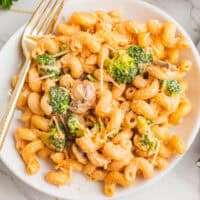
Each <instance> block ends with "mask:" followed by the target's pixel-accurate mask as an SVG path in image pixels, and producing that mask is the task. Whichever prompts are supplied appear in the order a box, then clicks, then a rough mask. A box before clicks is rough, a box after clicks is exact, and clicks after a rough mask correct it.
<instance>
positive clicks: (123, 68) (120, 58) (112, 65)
mask: <svg viewBox="0 0 200 200" xmlns="http://www.w3.org/2000/svg"><path fill="white" fill-rule="evenodd" d="M105 66H106V67H107V71H108V73H109V74H110V75H111V76H112V77H113V79H114V80H115V81H116V82H118V83H130V82H131V81H132V80H133V78H134V77H135V76H136V74H137V71H138V69H137V67H136V65H135V62H134V59H133V58H132V57H130V56H129V55H128V54H127V53H126V52H125V51H119V52H117V53H115V54H114V56H113V58H108V59H106V60H105Z"/></svg>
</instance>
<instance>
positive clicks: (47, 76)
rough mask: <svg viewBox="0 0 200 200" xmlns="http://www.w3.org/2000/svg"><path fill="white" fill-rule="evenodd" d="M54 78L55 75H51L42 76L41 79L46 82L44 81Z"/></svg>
mask: <svg viewBox="0 0 200 200" xmlns="http://www.w3.org/2000/svg"><path fill="white" fill-rule="evenodd" d="M53 76H54V74H49V75H45V76H41V77H40V78H39V79H40V80H44V79H47V78H51V77H53Z"/></svg>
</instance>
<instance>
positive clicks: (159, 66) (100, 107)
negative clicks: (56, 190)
mask: <svg viewBox="0 0 200 200" xmlns="http://www.w3.org/2000/svg"><path fill="white" fill-rule="evenodd" d="M36 41H37V45H36V47H35V48H34V49H33V51H32V54H31V55H32V60H33V62H32V65H31V68H30V69H29V72H28V76H27V79H26V83H25V84H24V87H23V90H22V92H21V95H20V97H19V100H18V104H17V106H18V108H19V109H21V110H22V111H23V113H22V115H21V117H20V120H21V121H22V122H23V123H24V126H23V127H21V128H17V130H16V132H15V140H16V149H17V151H18V152H19V154H20V155H21V157H22V159H23V161H24V163H25V166H26V172H27V174H29V175H33V174H35V173H37V172H38V171H39V169H40V163H39V160H38V158H37V157H38V156H39V157H40V158H42V159H50V160H51V163H52V165H53V166H54V168H53V169H54V171H49V172H47V173H46V175H45V177H44V178H45V180H46V181H47V182H49V183H51V184H54V185H57V186H62V185H65V184H68V183H69V182H70V180H71V178H72V171H73V170H75V171H82V173H83V174H85V175H86V176H87V177H88V178H89V179H91V180H94V181H101V182H103V184H104V189H103V190H104V193H105V195H107V196H113V195H114V193H115V190H116V186H118V185H119V186H121V187H129V186H131V185H132V184H133V183H134V181H135V180H136V179H137V176H138V174H142V176H143V177H144V178H145V179H148V178H151V177H152V176H153V175H154V171H155V169H160V170H161V169H164V168H166V167H167V165H168V159H170V158H171V157H172V156H173V155H175V154H183V153H184V152H185V151H186V145H185V144H184V141H183V139H182V138H181V137H180V136H178V135H171V134H170V129H171V127H172V126H173V125H177V124H179V123H181V121H182V120H183V118H184V117H185V116H186V115H187V114H188V113H189V111H190V110H191V104H190V102H189V100H188V99H187V97H186V94H185V93H186V91H187V88H188V85H187V83H186V82H185V81H184V80H183V77H184V76H185V75H186V74H187V73H188V72H189V70H190V69H191V67H192V62H191V61H190V60H187V59H185V60H181V56H180V55H181V53H180V49H185V48H188V44H187V41H186V39H185V38H184V37H183V36H182V35H180V34H177V30H176V26H175V25H174V24H173V23H171V22H164V23H161V22H159V21H158V20H156V19H151V20H149V21H147V22H146V23H137V22H135V21H131V20H124V19H123V18H121V16H120V13H119V12H118V11H111V12H104V11H96V12H74V13H73V14H72V16H71V18H70V19H69V21H68V22H67V23H61V24H58V25H57V28H56V34H55V35H46V36H44V37H38V38H37V39H36ZM131 45H136V46H140V47H143V48H144V50H145V51H147V52H148V53H151V54H152V56H153V61H151V62H149V63H142V64H138V66H137V70H138V71H137V74H136V76H135V77H134V78H133V79H132V80H131V81H130V82H129V83H122V82H121V83H120V82H117V81H116V80H115V79H114V77H112V76H111V75H110V74H109V72H108V70H107V69H106V66H105V61H106V59H108V58H112V57H113V56H114V54H115V52H116V51H124V50H126V49H127V48H128V47H129V46H131ZM43 54H47V55H49V56H53V58H51V59H53V61H52V63H53V64H52V63H51V62H49V60H48V59H50V58H49V57H47V58H46V59H47V60H45V59H44V60H40V63H38V56H40V55H43ZM50 61H51V60H50ZM54 61H55V63H56V64H55V63H54ZM45 62H49V63H48V64H46V63H45ZM51 65H53V66H51ZM54 65H56V66H57V68H55V67H56V66H54ZM52 69H57V70H58V71H52ZM140 69H141V71H139V70H140ZM42 70H43V71H42ZM45 70H47V71H45ZM43 73H44V74H43ZM45 73H47V74H45ZM120 78H121V77H120ZM17 79H18V78H17V76H14V78H13V80H12V86H13V87H15V85H16V83H17ZM174 79H175V80H176V81H178V82H179V83H180V87H181V89H180V92H179V93H177V94H169V92H168V93H167V92H166V87H167V86H165V85H164V86H163V85H162V84H163V82H164V81H171V80H174ZM57 86H60V87H61V88H62V89H63V90H64V91H68V93H69V96H70V99H69V105H68V107H67V108H65V107H63V105H61V108H64V109H65V111H66V112H67V114H60V113H56V111H55V109H54V108H53V106H52V102H50V98H51V95H52V94H51V88H53V87H57ZM175 89H177V88H175ZM178 89H179V88H178ZM53 95H54V94H53ZM59 98H60V101H62V98H63V96H61V97H59ZM53 103H54V104H55V105H56V106H57V107H58V106H59V105H58V104H59V103H60V102H56V103H55V102H53ZM57 107H56V108H57ZM59 108H60V107H59ZM77 110H81V112H77V113H78V118H79V121H80V123H81V124H82V125H83V127H81V128H80V130H79V129H78V131H79V132H78V133H79V134H78V136H76V137H75V136H74V135H70V131H71V130H70V128H69V125H68V124H67V123H66V121H67V120H69V118H68V117H69V115H71V114H72V113H73V114H74V113H76V111H77ZM55 119H56V120H57V121H56V120H55ZM58 122H59V123H58ZM53 123H54V125H55V127H56V130H57V131H58V133H61V132H62V131H64V132H65V136H64V137H66V138H64V139H65V141H64V144H63V143H61V142H60V141H59V142H58V143H54V145H55V146H56V145H57V146H56V147H57V148H52V144H51V145H48V143H47V141H51V140H52V141H53V139H54V138H53V137H54V135H53V136H51V137H49V138H44V137H45V136H48V134H49V133H50V131H51V130H52V124H53ZM95 125H96V126H95ZM71 129H73V127H71ZM53 130H54V131H55V129H53ZM73 131H77V129H74V130H73ZM60 138H61V135H59V139H60ZM62 145H64V147H63V148H60V147H61V146H62ZM152 148H154V149H152Z"/></svg>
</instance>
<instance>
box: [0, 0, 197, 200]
mask: <svg viewBox="0 0 200 200" xmlns="http://www.w3.org/2000/svg"><path fill="white" fill-rule="evenodd" d="M115 9H119V10H120V11H121V12H122V15H123V16H124V17H125V18H128V19H134V20H135V21H139V22H145V21H146V20H148V19H159V20H160V21H172V22H174V23H175V24H176V25H177V27H178V30H179V31H180V32H181V33H182V34H183V35H184V36H185V37H186V38H187V39H188V41H189V45H190V49H188V50H184V51H182V52H181V56H182V57H185V58H189V59H191V60H192V62H193V67H192V70H191V71H190V72H189V74H188V75H187V77H186V81H187V82H188V83H189V90H188V93H187V95H188V97H189V99H190V101H191V104H192V106H193V109H192V111H191V113H190V114H189V115H188V116H187V117H186V118H185V119H184V122H183V123H182V124H181V125H179V126H177V127H175V128H174V130H173V131H174V132H175V133H176V134H180V135H181V137H182V138H183V139H184V141H185V142H186V144H187V146H188V148H189V147H190V146H191V144H192V142H193V140H194V138H195V136H196V135H197V131H198V128H199V124H200V92H199V88H200V87H199V86H200V85H199V84H200V61H199V55H198V52H197V50H196V48H195V46H194V44H193V42H192V40H191V39H190V37H189V36H188V34H187V33H186V32H185V31H184V29H183V28H182V27H181V26H180V25H179V24H178V23H177V22H176V21H175V20H174V19H173V18H171V17H170V16H168V15H167V14H166V13H165V12H163V11H161V10H160V9H158V8H156V7H154V6H152V5H150V4H147V3H145V2H143V1H136V0H68V1H67V2H66V4H65V7H64V9H63V12H62V13H63V15H64V16H65V17H66V18H68V17H69V16H70V15H71V14H72V12H73V11H95V10H107V11H110V10H115ZM22 32H23V28H21V29H19V31H18V32H16V33H15V34H14V35H13V36H12V37H11V38H10V40H9V41H8V42H7V43H6V44H5V46H4V47H3V48H2V50H1V52H0V66H1V67H0V102H1V103H0V113H1V114H0V116H2V114H3V112H4V110H5V106H6V103H7V102H8V98H9V96H8V91H9V89H10V80H11V77H12V76H13V75H14V74H16V73H17V71H18V69H19V66H20V63H22V55H21V50H20V37H21V35H22ZM18 117H19V111H16V113H15V116H14V119H13V122H12V126H11V127H10V130H9V133H8V135H7V138H6V142H5V144H4V147H3V151H2V152H1V154H0V158H1V160H2V161H3V162H4V163H5V164H6V166H7V167H8V168H9V169H10V171H12V173H13V174H15V175H16V176H17V177H18V178H20V179H21V180H22V181H24V182H25V183H26V184H28V185H30V186H32V187H33V188H35V189H37V190H39V191H41V192H44V193H46V194H48V195H52V196H56V197H59V198H64V199H80V200H90V199H95V200H98V199H103V198H106V197H105V196H104V194H103V191H102V184H99V183H96V182H91V181H88V180H87V179H86V178H85V177H84V176H83V175H81V174H80V173H76V172H74V173H73V179H72V181H71V183H70V184H69V185H66V186H63V187H55V186H53V185H50V184H48V183H47V182H46V181H45V180H44V175H45V173H46V172H47V171H48V170H50V169H51V168H52V166H51V165H50V164H49V163H47V162H45V161H41V162H40V163H41V170H40V172H39V173H38V174H36V175H34V176H28V175H27V174H26V172H25V167H24V163H23V162H22V160H21V158H20V156H19V154H18V153H17V151H16V149H15V142H14V137H13V134H14V130H15V129H16V127H18V126H20V123H19V121H18V120H17V119H18ZM181 157H182V156H177V157H174V158H173V159H171V160H170V163H169V167H168V168H167V169H166V170H164V171H160V172H156V174H155V176H154V178H152V179H150V180H143V179H140V180H137V181H136V182H135V184H134V185H133V186H131V187H130V188H119V189H118V190H117V191H116V194H115V196H114V197H122V196H125V195H127V194H130V193H133V192H135V191H137V190H138V189H142V188H144V187H145V186H147V185H149V184H150V183H153V182H155V181H156V180H157V179H159V178H160V177H162V176H164V175H166V174H167V172H169V171H170V170H171V169H172V168H173V167H174V166H175V165H176V163H177V162H178V161H179V160H180V158H181Z"/></svg>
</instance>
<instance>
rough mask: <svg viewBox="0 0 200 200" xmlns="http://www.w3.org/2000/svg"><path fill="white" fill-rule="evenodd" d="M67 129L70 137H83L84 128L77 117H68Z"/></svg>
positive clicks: (73, 115)
mask: <svg viewBox="0 0 200 200" xmlns="http://www.w3.org/2000/svg"><path fill="white" fill-rule="evenodd" d="M67 127H68V130H69V133H70V135H71V136H72V137H75V138H78V137H81V136H83V133H84V129H85V127H84V125H83V124H82V123H81V121H80V119H79V118H78V116H77V115H75V114H72V115H70V116H69V118H68V120H67Z"/></svg>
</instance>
